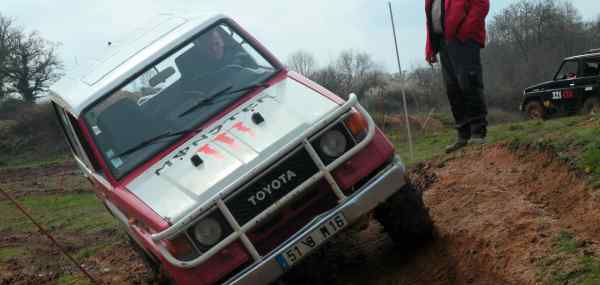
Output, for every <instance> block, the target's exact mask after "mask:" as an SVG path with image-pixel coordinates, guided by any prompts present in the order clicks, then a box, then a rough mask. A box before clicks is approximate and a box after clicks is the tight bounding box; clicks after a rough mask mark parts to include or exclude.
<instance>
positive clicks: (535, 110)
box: [525, 100, 546, 120]
mask: <svg viewBox="0 0 600 285" xmlns="http://www.w3.org/2000/svg"><path fill="white" fill-rule="evenodd" d="M525 113H527V118H529V119H532V120H543V119H544V118H545V117H546V111H545V110H544V106H542V103H541V102H540V101H537V100H533V101H529V102H527V104H525Z"/></svg>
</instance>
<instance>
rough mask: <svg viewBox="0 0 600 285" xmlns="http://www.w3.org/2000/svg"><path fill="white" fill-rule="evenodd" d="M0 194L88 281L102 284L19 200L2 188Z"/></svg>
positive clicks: (98, 284)
mask: <svg viewBox="0 0 600 285" xmlns="http://www.w3.org/2000/svg"><path fill="white" fill-rule="evenodd" d="M0 193H2V195H3V196H4V197H6V199H8V200H9V201H11V202H12V203H13V204H15V206H16V207H17V209H18V210H19V211H20V212H21V213H23V215H25V216H26V217H27V218H28V219H29V220H30V221H31V222H32V223H33V224H34V225H35V226H36V227H37V228H38V229H39V230H40V232H41V233H42V234H43V235H45V236H46V237H48V239H49V240H50V241H51V242H52V243H53V244H54V245H55V246H56V247H57V248H58V249H59V250H60V252H61V253H62V254H63V255H65V256H66V257H67V259H69V260H70V261H71V262H72V263H73V264H75V266H77V268H79V270H80V271H81V272H82V273H83V274H84V275H85V276H86V277H87V278H88V279H90V281H91V282H92V284H97V285H100V284H102V283H100V282H99V281H97V280H96V279H94V277H92V275H91V274H90V273H89V272H88V271H87V270H85V268H83V267H82V266H81V265H80V264H79V263H78V262H77V261H76V260H75V259H74V258H73V257H72V256H71V255H69V254H68V253H67V251H66V250H65V249H64V248H63V247H62V246H61V245H60V244H59V243H58V242H57V241H56V240H55V239H54V237H53V236H52V235H51V234H50V233H49V232H48V231H47V230H46V229H45V228H44V227H42V225H40V224H39V223H38V222H36V221H35V219H34V218H33V217H32V216H31V215H29V213H28V212H27V210H25V207H23V205H21V204H20V203H19V202H18V201H17V200H15V199H14V198H13V197H12V196H10V195H9V194H8V192H6V191H4V190H3V189H2V188H0Z"/></svg>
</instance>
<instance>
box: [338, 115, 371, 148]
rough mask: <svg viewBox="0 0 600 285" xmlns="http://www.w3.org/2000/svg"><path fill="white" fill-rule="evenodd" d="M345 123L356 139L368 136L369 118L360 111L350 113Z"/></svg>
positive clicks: (359, 139)
mask: <svg viewBox="0 0 600 285" xmlns="http://www.w3.org/2000/svg"><path fill="white" fill-rule="evenodd" d="M344 123H345V124H346V127H347V128H348V130H349V131H350V132H351V133H352V136H354V138H355V139H356V141H361V140H362V139H364V138H365V137H366V136H367V131H368V127H369V126H368V123H367V120H366V119H365V117H364V116H363V114H361V113H360V112H357V111H353V112H352V113H350V115H349V116H348V117H347V118H346V120H345V121H344Z"/></svg>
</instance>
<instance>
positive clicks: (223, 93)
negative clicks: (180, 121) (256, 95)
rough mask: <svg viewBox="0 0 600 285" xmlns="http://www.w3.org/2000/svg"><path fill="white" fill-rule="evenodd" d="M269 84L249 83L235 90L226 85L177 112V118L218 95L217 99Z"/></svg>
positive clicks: (208, 102) (212, 101)
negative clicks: (181, 111) (179, 112)
mask: <svg viewBox="0 0 600 285" xmlns="http://www.w3.org/2000/svg"><path fill="white" fill-rule="evenodd" d="M269 86H271V85H269V84H267V83H255V84H250V85H248V86H244V87H242V88H239V89H235V90H231V88H233V86H231V85H230V86H227V87H226V88H224V89H223V90H221V91H219V92H216V93H214V94H212V95H210V96H208V97H206V98H204V99H202V100H200V101H198V102H197V103H196V104H194V105H193V106H192V107H190V108H189V109H187V110H185V111H184V112H183V113H181V114H179V118H181V117H184V116H186V115H188V114H189V113H191V112H193V111H195V110H196V109H198V108H200V107H202V106H206V105H208V104H212V103H215V101H214V100H215V99H217V97H220V98H219V99H224V98H226V97H224V96H226V95H231V94H236V93H239V92H242V91H248V90H252V89H254V88H257V87H262V88H267V87H269Z"/></svg>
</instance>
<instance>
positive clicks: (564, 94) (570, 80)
mask: <svg viewBox="0 0 600 285" xmlns="http://www.w3.org/2000/svg"><path fill="white" fill-rule="evenodd" d="M578 77H580V68H579V60H577V59H572V60H565V61H564V62H563V64H562V65H561V67H560V69H559V70H558V72H557V73H556V75H555V76H554V84H553V86H552V88H551V90H548V91H549V92H550V93H551V97H550V99H551V100H552V105H554V106H557V107H559V109H561V110H562V111H565V112H572V111H574V110H576V109H577V102H576V100H574V99H575V96H576V91H577V87H576V81H577V79H578Z"/></svg>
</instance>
